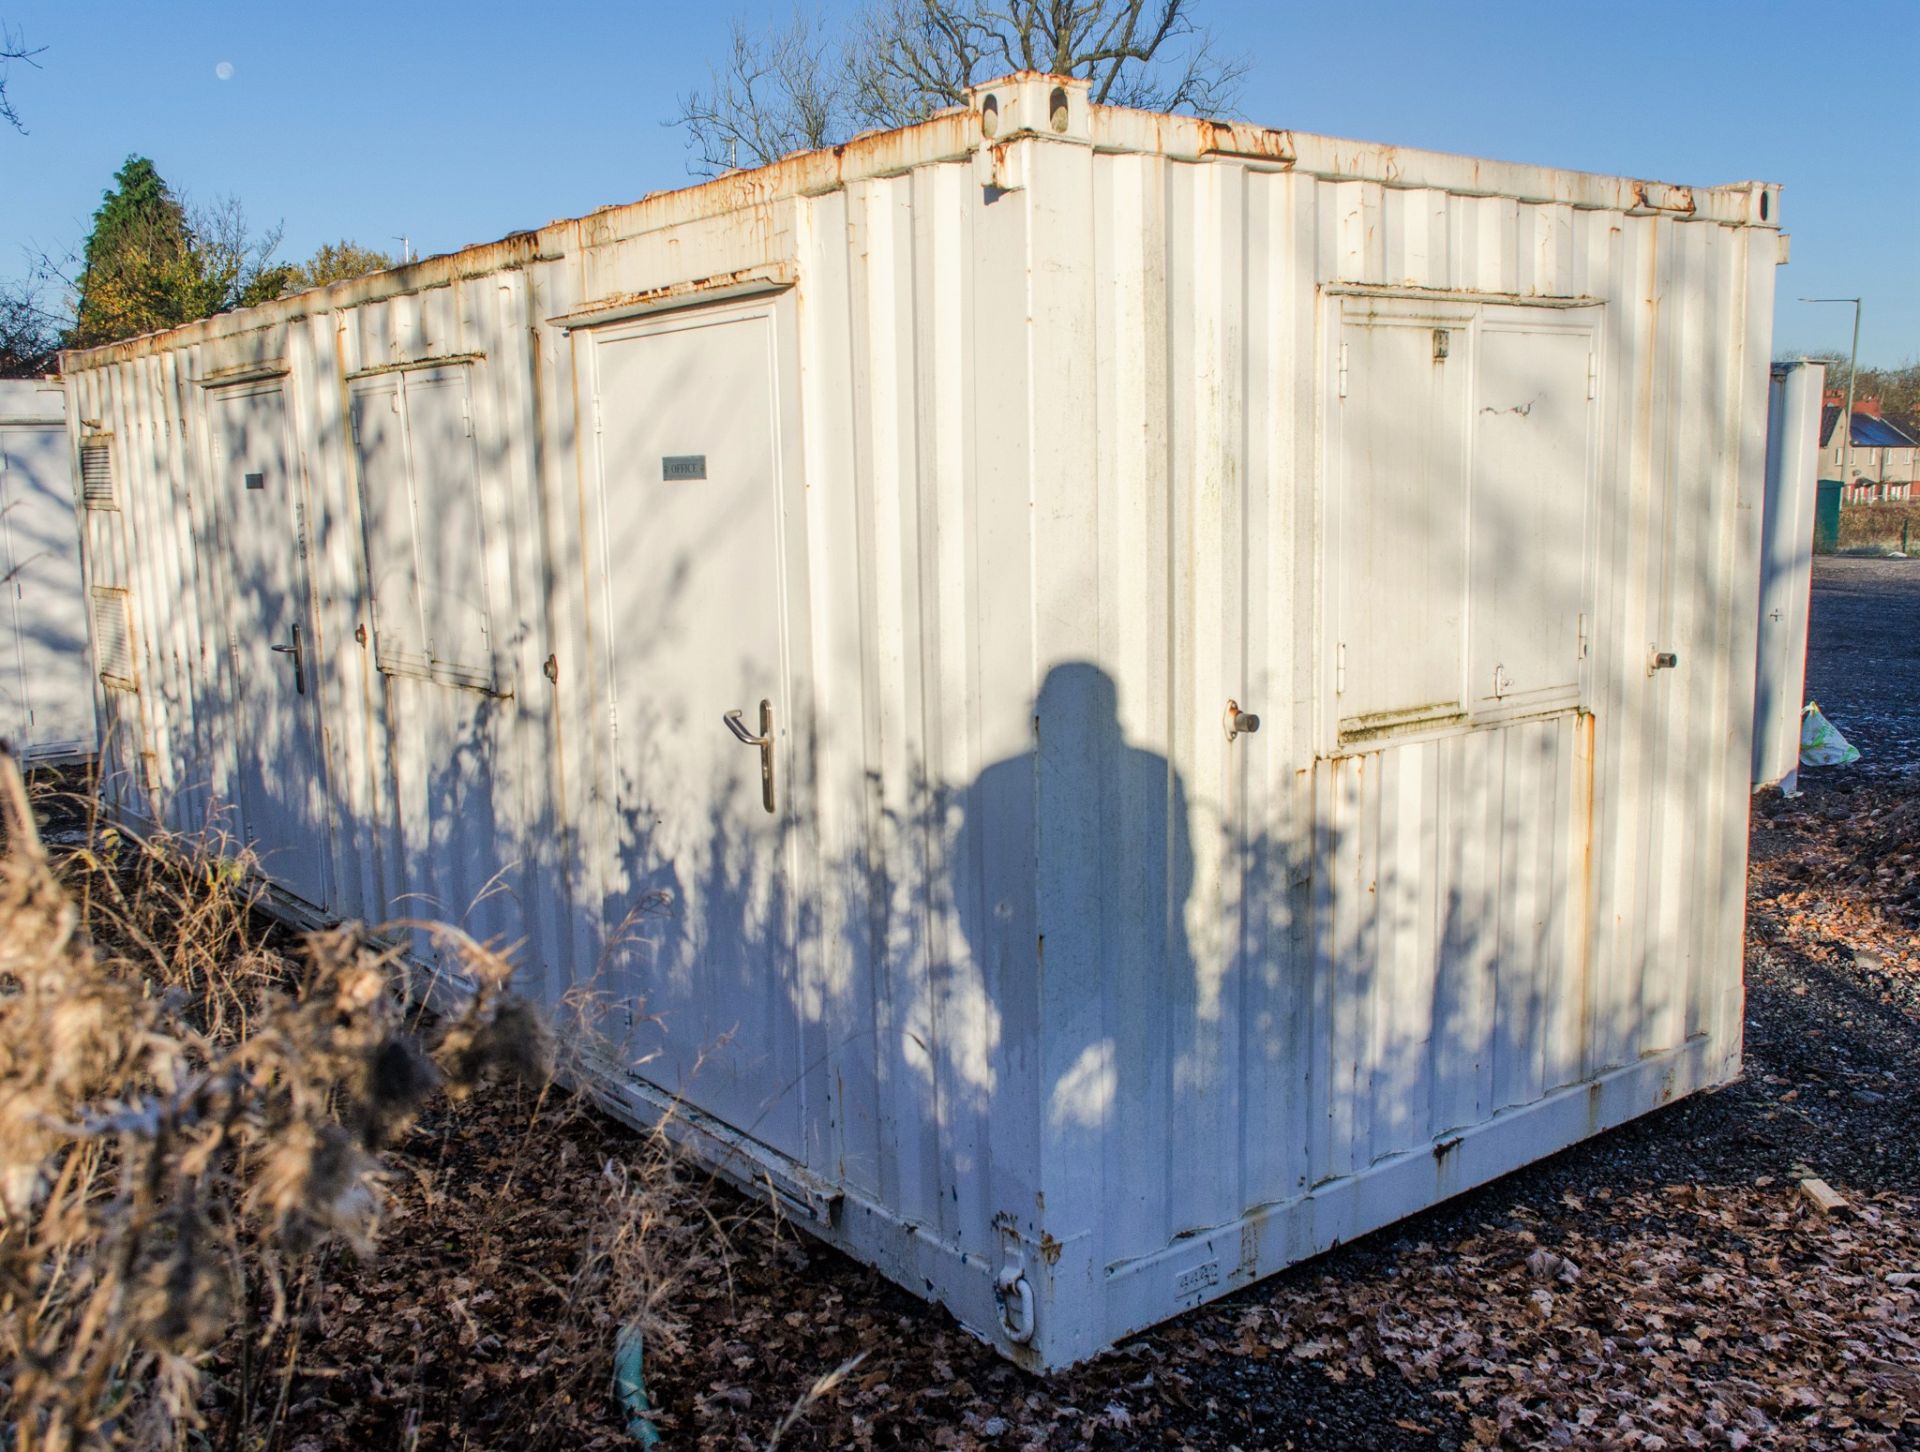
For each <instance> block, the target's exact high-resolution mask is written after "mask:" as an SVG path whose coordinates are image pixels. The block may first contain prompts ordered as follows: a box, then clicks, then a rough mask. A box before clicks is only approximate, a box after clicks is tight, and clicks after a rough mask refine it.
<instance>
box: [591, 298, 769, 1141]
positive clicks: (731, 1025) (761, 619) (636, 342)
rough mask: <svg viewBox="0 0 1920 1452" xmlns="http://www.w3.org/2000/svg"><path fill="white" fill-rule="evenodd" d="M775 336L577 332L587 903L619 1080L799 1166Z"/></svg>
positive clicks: (678, 327)
mask: <svg viewBox="0 0 1920 1452" xmlns="http://www.w3.org/2000/svg"><path fill="white" fill-rule="evenodd" d="M775 336H776V332H775V328H774V320H773V317H772V315H771V312H770V311H766V310H762V311H756V312H752V313H748V314H744V315H743V314H740V313H733V314H731V315H725V316H720V317H715V316H712V315H709V316H707V317H704V318H691V319H681V320H678V321H673V322H664V323H663V322H659V321H654V322H651V323H648V324H643V325H635V326H628V327H626V328H624V329H621V328H615V329H608V330H607V331H606V332H605V333H604V334H602V335H601V336H599V337H597V338H595V339H594V340H593V341H592V342H591V343H590V344H589V345H588V355H589V357H590V359H591V363H590V367H589V369H588V376H589V378H590V379H591V385H592V387H593V390H594V397H593V400H592V403H591V405H590V407H591V409H592V412H593V415H594V418H593V423H592V430H593V433H592V441H593V443H594V444H595V446H596V448H595V453H596V454H597V458H598V471H597V472H598V476H599V480H598V482H599V487H600V500H599V503H600V521H599V524H600V533H601V540H600V544H601V545H602V547H603V548H604V550H605V554H604V556H603V559H604V568H605V571H606V578H605V592H606V607H605V608H606V619H607V622H608V635H609V639H608V643H607V652H608V658H609V663H610V677H611V678H610V680H609V681H608V682H607V685H608V687H609V692H610V695H611V701H610V706H611V710H612V715H613V760H612V769H613V777H614V780H613V783H612V787H613V800H614V802H615V803H616V804H617V811H618V834H619V840H618V843H617V858H616V865H615V872H614V878H613V880H612V882H610V883H609V885H608V893H607V900H606V902H605V903H604V905H603V911H604V913H605V921H606V929H607V933H608V935H609V944H608V960H609V963H610V965H611V966H612V969H613V973H614V979H615V981H614V982H613V983H612V984H610V985H609V991H610V994H611V996H612V998H613V1000H614V1002H616V1003H618V1004H619V1005H621V1007H622V1010H623V1012H624V1015H625V1023H626V1024H628V1025H629V1027H628V1029H627V1033H628V1042H627V1052H628V1056H629V1065H630V1067H631V1069H632V1071H633V1072H635V1073H637V1074H638V1075H640V1076H641V1077H643V1078H645V1079H647V1080H649V1081H650V1082H652V1083H654V1084H656V1085H658V1086H659V1087H660V1088H662V1089H664V1090H667V1091H668V1092H670V1093H673V1094H674V1095H676V1096H678V1097H679V1099H680V1100H681V1102H682V1103H685V1104H687V1105H690V1106H692V1107H693V1108H695V1109H698V1110H702V1111H705V1112H706V1113H708V1114H711V1115H713V1116H714V1117H716V1118H717V1119H720V1120H722V1121H724V1122H725V1123H726V1124H729V1125H731V1126H733V1127H734V1128H736V1129H738V1130H741V1131H743V1132H745V1133H747V1134H749V1135H751V1136H753V1137H754V1138H756V1139H758V1140H760V1141H761V1142H762V1143H764V1144H766V1145H769V1146H771V1147H772V1148H774V1149H776V1150H778V1151H780V1152H781V1153H783V1154H785V1155H788V1156H790V1157H792V1158H794V1159H800V1158H802V1157H803V1155H802V1127H803V1117H802V1111H801V1096H800V1084H799V1080H800V1077H801V1067H800V1044H799V1013H798V1009H797V1006H796V998H795V994H796V982H795V974H794V963H793V947H792V933H791V929H790V924H789V901H788V894H787V891H786V882H787V871H786V856H787V849H788V833H789V830H790V826H791V823H792V821H793V816H794V813H793V805H792V798H791V783H792V780H793V773H792V771H791V769H790V755H789V752H788V746H787V743H788V741H789V732H790V725H791V712H790V711H789V709H788V698H787V685H786V671H785V669H784V664H783V659H784V651H783V641H784V637H785V629H784V617H785V606H784V600H785V594H784V583H783V582H784V575H785V572H784V570H783V569H782V564H781V559H782V556H781V541H782V532H781V518H782V510H781V456H782V444H781V439H780V428H779V408H778V402H777V400H778V388H777V382H776V368H775V347H774V340H775ZM615 1027H616V1028H617V1027H619V1025H616V1026H615Z"/></svg>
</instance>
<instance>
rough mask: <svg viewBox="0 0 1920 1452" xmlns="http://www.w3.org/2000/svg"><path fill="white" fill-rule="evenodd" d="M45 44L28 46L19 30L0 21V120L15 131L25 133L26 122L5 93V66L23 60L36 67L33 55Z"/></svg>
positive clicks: (36, 63)
mask: <svg viewBox="0 0 1920 1452" xmlns="http://www.w3.org/2000/svg"><path fill="white" fill-rule="evenodd" d="M45 49H46V47H45V46H38V47H32V48H30V47H29V46H28V45H27V43H26V41H25V40H23V39H22V38H21V35H20V32H19V31H17V30H15V29H14V28H13V27H12V26H11V25H7V24H4V23H0V121H4V122H5V123H6V124H7V125H9V126H11V127H12V128H13V129H14V130H15V131H18V132H20V133H21V134H22V135H25V134H26V130H27V127H26V123H25V122H23V121H22V120H21V119H20V113H19V112H18V111H16V110H14V108H13V102H12V100H11V99H10V98H9V97H8V95H7V67H8V66H9V65H11V64H12V63H13V62H14V61H25V62H26V63H27V64H28V65H30V66H34V67H36V68H37V67H38V65H39V62H38V61H36V60H34V57H35V56H37V55H39V54H40V52H41V51H43V50H45Z"/></svg>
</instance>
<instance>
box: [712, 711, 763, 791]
mask: <svg viewBox="0 0 1920 1452" xmlns="http://www.w3.org/2000/svg"><path fill="white" fill-rule="evenodd" d="M745 714H746V712H745V711H744V710H735V711H729V712H727V713H726V715H724V716H722V717H721V718H720V719H721V720H723V721H725V722H726V723H727V730H729V731H731V732H732V733H733V735H734V739H735V740H737V741H738V742H739V743H740V744H741V745H742V746H757V747H759V748H760V804H761V805H762V806H764V807H765V808H766V809H767V810H768V811H769V812H771V811H773V809H774V807H773V702H771V701H762V702H761V703H760V734H759V735H758V736H755V735H754V734H753V733H752V732H750V731H748V730H747V728H746V726H745V725H744V724H743V723H742V722H741V720H740V718H741V717H742V716H743V715H745Z"/></svg>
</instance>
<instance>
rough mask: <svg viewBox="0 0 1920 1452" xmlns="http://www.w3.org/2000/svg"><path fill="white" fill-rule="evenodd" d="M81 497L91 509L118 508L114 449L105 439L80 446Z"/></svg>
mask: <svg viewBox="0 0 1920 1452" xmlns="http://www.w3.org/2000/svg"><path fill="white" fill-rule="evenodd" d="M80 497H81V498H82V499H83V500H85V501H86V506H87V508H89V509H118V508H119V507H120V505H119V501H118V500H116V499H115V498H114V497H113V451H112V449H111V447H110V446H109V445H108V443H107V441H106V440H105V439H94V440H91V441H89V442H87V443H84V444H82V445H81V446H80Z"/></svg>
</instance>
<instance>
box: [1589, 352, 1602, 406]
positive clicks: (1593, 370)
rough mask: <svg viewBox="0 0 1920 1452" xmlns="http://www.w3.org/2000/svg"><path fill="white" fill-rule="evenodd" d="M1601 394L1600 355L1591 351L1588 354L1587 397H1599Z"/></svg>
mask: <svg viewBox="0 0 1920 1452" xmlns="http://www.w3.org/2000/svg"><path fill="white" fill-rule="evenodd" d="M1599 396H1600V355H1599V354H1598V353H1589V354H1587V397H1588V398H1598V397H1599Z"/></svg>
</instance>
